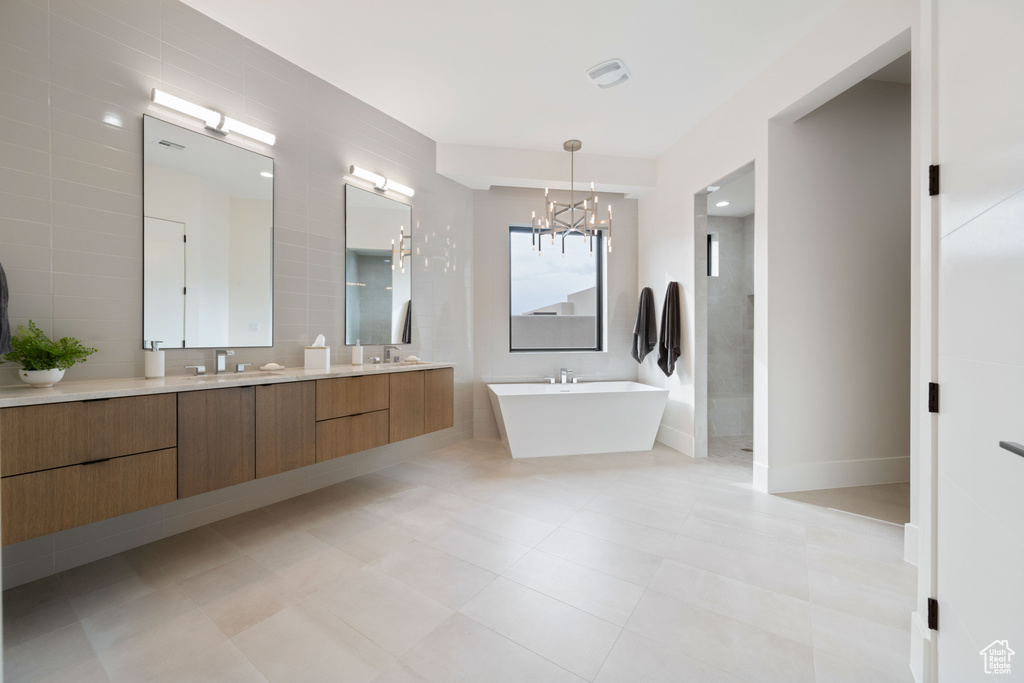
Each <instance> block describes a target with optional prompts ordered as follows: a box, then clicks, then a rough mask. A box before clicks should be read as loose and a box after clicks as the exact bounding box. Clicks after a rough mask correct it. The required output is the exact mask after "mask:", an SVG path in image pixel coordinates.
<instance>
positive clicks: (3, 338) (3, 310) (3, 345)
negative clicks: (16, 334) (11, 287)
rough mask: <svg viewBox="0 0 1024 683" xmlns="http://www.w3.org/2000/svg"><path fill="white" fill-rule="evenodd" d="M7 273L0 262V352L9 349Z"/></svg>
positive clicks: (9, 322) (9, 327) (9, 325)
mask: <svg viewBox="0 0 1024 683" xmlns="http://www.w3.org/2000/svg"><path fill="white" fill-rule="evenodd" d="M8 296H9V293H8V291H7V274H6V273H4V264H2V263H0V353H8V352H9V351H10V350H11V321H10V320H8V319H7V299H8Z"/></svg>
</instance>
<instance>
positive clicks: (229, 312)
mask: <svg viewBox="0 0 1024 683" xmlns="http://www.w3.org/2000/svg"><path fill="white" fill-rule="evenodd" d="M143 137H144V139H143V155H144V173H143V214H144V225H143V323H142V335H143V339H146V340H152V339H160V340H163V346H164V347H165V348H172V349H173V348H211V347H246V346H273V344H274V160H273V159H272V158H270V157H266V156H263V155H262V154H257V153H256V152H252V151H250V150H247V149H243V148H241V147H237V146H235V145H232V144H230V143H228V142H225V141H223V140H218V139H216V138H212V137H209V136H207V135H203V134H201V133H197V132H195V131H191V130H188V129H187V128H182V127H180V126H175V125H172V124H170V123H167V122H165V121H161V120H159V119H155V118H153V117H151V116H145V117H143Z"/></svg>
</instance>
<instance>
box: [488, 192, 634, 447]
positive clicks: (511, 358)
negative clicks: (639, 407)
mask: <svg viewBox="0 0 1024 683" xmlns="http://www.w3.org/2000/svg"><path fill="white" fill-rule="evenodd" d="M552 194H553V195H558V194H559V193H556V192H554V191H552ZM566 195H568V193H566ZM558 199H559V201H562V199H561V197H558ZM567 199H568V198H567V197H566V200H567ZM601 203H602V205H604V204H605V203H610V204H611V205H612V214H613V215H614V216H615V223H614V226H613V232H612V235H613V237H614V239H613V247H612V252H611V253H610V254H606V255H605V275H606V280H605V283H606V287H605V290H606V295H605V302H606V309H605V345H604V348H605V349H606V350H605V351H600V352H593V351H591V352H562V353H557V352H536V353H533V352H529V353H524V352H519V353H510V352H509V324H510V323H509V281H508V277H509V241H508V229H509V226H510V225H517V224H518V225H523V224H524V223H529V222H530V212H531V211H539V210H540V209H542V208H543V205H544V199H543V190H533V189H517V188H508V187H496V188H492V189H490V190H478V191H476V192H474V193H473V225H474V229H475V235H474V241H473V263H474V268H475V270H476V277H475V279H474V288H473V301H474V304H473V329H474V331H475V334H474V341H475V345H476V346H475V348H474V354H473V356H474V362H475V368H476V370H475V376H474V381H475V386H474V394H473V398H474V401H473V433H474V435H475V436H476V437H478V438H480V437H494V438H496V437H497V436H498V428H497V423H496V422H495V421H494V412H493V410H492V409H491V402H490V399H489V398H488V395H487V386H486V385H487V384H488V383H495V382H537V381H540V379H541V378H542V377H545V376H548V377H550V376H552V375H553V374H558V370H559V368H572V369H573V371H574V372H575V374H576V375H577V376H580V377H583V378H585V379H588V380H595V379H623V380H626V379H628V380H635V379H636V376H637V364H636V362H635V361H634V360H633V359H632V358H631V357H630V355H629V349H630V345H631V343H632V340H633V323H634V321H635V319H636V305H637V298H638V296H639V289H638V288H637V270H636V263H637V251H636V249H637V242H636V220H637V203H636V200H632V199H624V198H622V197H621V196H618V195H607V196H605V195H602V197H601ZM649 362H650V361H649Z"/></svg>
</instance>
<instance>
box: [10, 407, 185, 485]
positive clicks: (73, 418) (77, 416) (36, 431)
mask: <svg viewBox="0 0 1024 683" xmlns="http://www.w3.org/2000/svg"><path fill="white" fill-rule="evenodd" d="M175 425H176V419H175V404H174V394H157V395H155V396H129V397H125V398H108V399H98V400H91V401H72V402H68V403H48V404H44V405H37V406H21V407H16V408H4V409H2V410H0V453H3V458H0V475H2V476H4V477H8V476H11V475H15V474H24V473H27V472H37V471H39V470H46V469H52V468H54V467H65V466H67V465H75V464H78V463H83V462H90V461H92V460H103V459H106V458H113V457H118V456H122V455H129V454H132V453H144V452H147V451H155V450H160V449H162V448H173V447H174V445H175V439H176V434H175Z"/></svg>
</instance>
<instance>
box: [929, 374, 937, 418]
mask: <svg viewBox="0 0 1024 683" xmlns="http://www.w3.org/2000/svg"><path fill="white" fill-rule="evenodd" d="M928 412H929V413H937V412H939V385H938V384H936V383H935V382H928Z"/></svg>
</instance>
